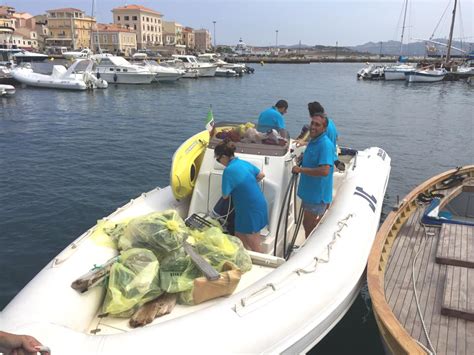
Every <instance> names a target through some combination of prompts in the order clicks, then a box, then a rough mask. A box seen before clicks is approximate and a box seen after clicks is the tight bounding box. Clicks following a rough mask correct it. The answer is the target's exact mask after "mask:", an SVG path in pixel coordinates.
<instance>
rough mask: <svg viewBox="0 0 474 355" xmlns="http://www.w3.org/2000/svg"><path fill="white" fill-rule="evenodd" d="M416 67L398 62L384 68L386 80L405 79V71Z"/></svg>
mask: <svg viewBox="0 0 474 355" xmlns="http://www.w3.org/2000/svg"><path fill="white" fill-rule="evenodd" d="M415 69H416V66H415V65H412V64H397V65H392V66H387V67H385V68H384V70H383V72H384V76H385V80H405V73H406V72H410V71H413V70H415Z"/></svg>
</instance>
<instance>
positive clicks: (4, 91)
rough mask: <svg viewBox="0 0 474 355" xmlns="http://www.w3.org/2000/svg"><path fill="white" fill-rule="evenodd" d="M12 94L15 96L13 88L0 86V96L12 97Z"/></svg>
mask: <svg viewBox="0 0 474 355" xmlns="http://www.w3.org/2000/svg"><path fill="white" fill-rule="evenodd" d="M14 94H15V87H14V86H12V85H3V84H0V96H13V95H14Z"/></svg>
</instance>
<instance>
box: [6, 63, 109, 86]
mask: <svg viewBox="0 0 474 355" xmlns="http://www.w3.org/2000/svg"><path fill="white" fill-rule="evenodd" d="M94 64H95V63H94V62H93V61H91V60H87V59H77V60H76V61H75V62H74V63H73V64H72V65H71V66H70V67H69V68H67V69H66V67H64V66H62V65H54V66H53V72H52V73H51V75H45V74H40V73H35V72H34V71H33V69H32V67H31V65H27V64H24V65H21V66H18V67H16V68H15V69H13V70H12V76H13V78H14V79H15V80H16V81H18V82H20V83H22V84H25V85H28V86H35V87H42V88H51V89H66V90H86V89H95V88H99V89H105V88H107V86H108V84H107V81H105V80H104V79H101V78H96V77H95V76H94V75H93V74H92V72H93V67H94Z"/></svg>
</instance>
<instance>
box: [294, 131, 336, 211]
mask: <svg viewBox="0 0 474 355" xmlns="http://www.w3.org/2000/svg"><path fill="white" fill-rule="evenodd" d="M320 165H330V169H329V174H328V175H327V176H309V175H306V174H303V173H302V174H300V183H299V186H298V196H299V197H300V198H301V200H303V202H305V203H311V204H319V203H331V202H332V180H333V176H332V174H333V171H334V167H333V165H334V145H333V144H332V142H331V140H330V139H329V138H328V136H327V133H326V132H324V133H322V134H321V135H320V136H319V137H317V138H313V139H311V140H310V141H309V143H308V146H307V147H306V150H305V152H304V154H303V162H302V164H301V166H302V167H303V168H316V167H318V166H320Z"/></svg>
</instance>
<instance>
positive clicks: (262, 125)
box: [257, 100, 288, 132]
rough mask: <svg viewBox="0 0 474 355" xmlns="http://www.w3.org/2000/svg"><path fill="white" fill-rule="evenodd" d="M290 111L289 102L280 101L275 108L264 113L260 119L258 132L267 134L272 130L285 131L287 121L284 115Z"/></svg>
mask: <svg viewBox="0 0 474 355" xmlns="http://www.w3.org/2000/svg"><path fill="white" fill-rule="evenodd" d="M287 111H288V102H286V101H285V100H278V102H277V103H276V104H275V106H272V107H270V108H268V109H266V110H265V111H263V112H262V113H261V114H260V116H259V117H258V123H257V130H258V131H259V132H267V131H269V130H271V129H276V130H277V131H278V130H280V129H285V128H286V126H285V120H284V118H283V115H284V114H285V113H286V112H287Z"/></svg>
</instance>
